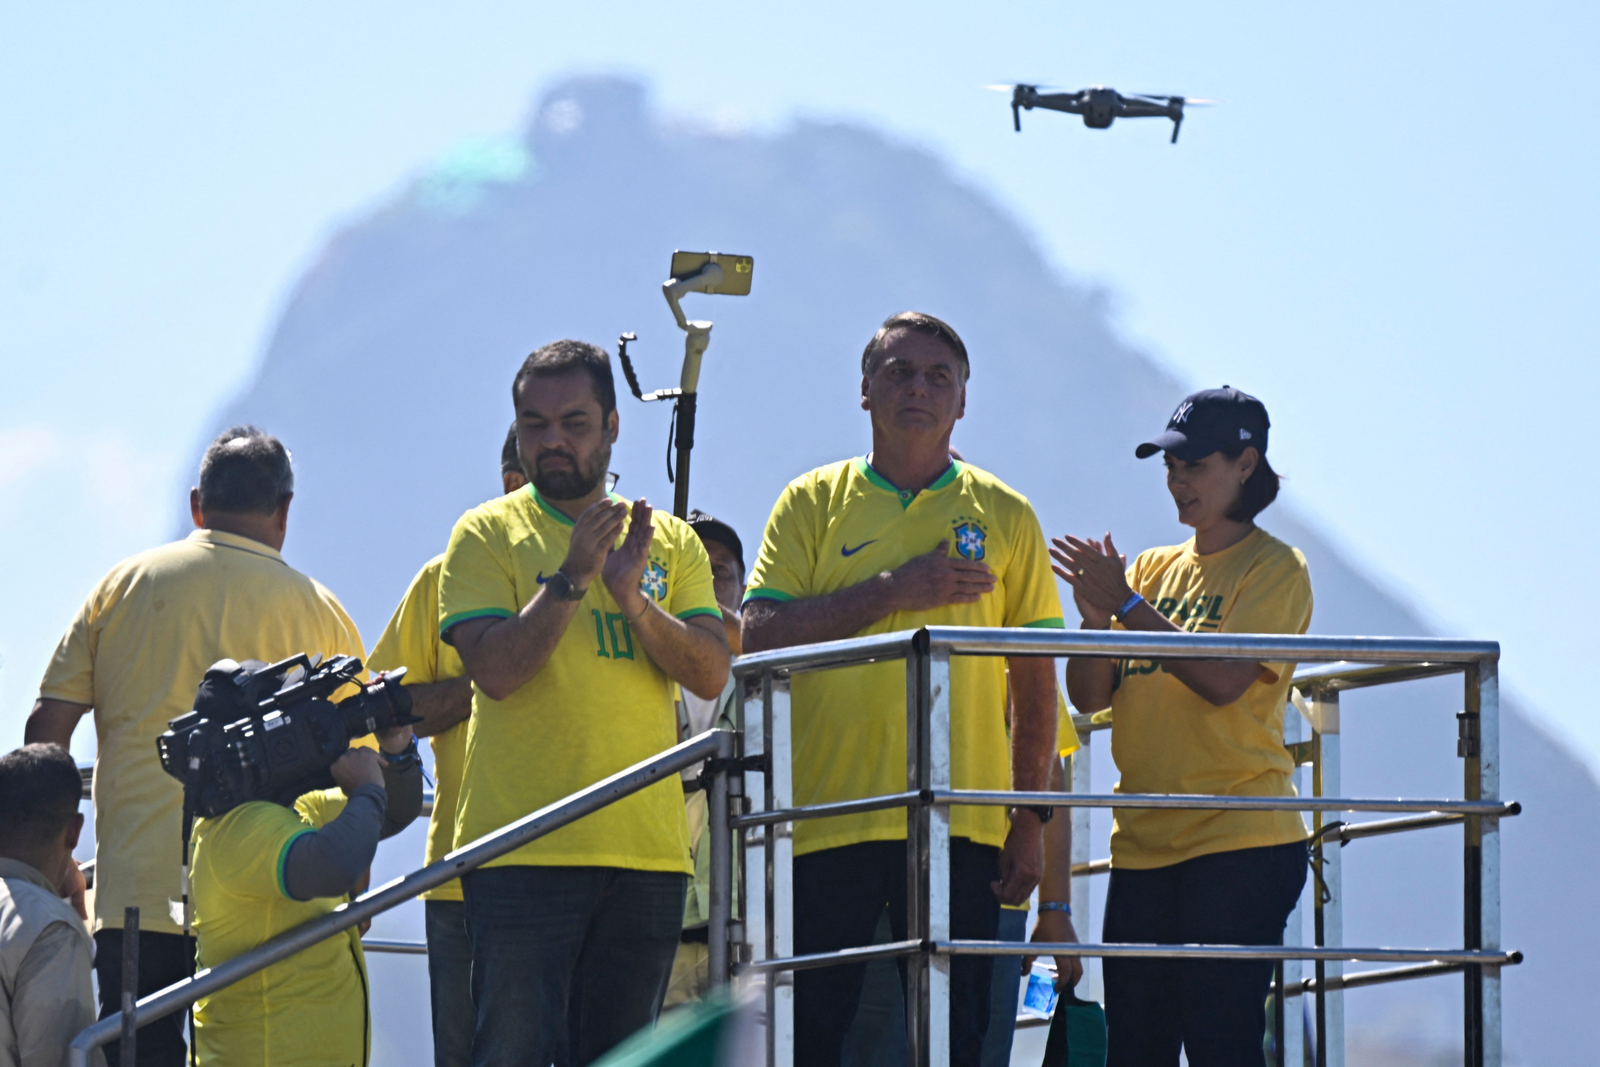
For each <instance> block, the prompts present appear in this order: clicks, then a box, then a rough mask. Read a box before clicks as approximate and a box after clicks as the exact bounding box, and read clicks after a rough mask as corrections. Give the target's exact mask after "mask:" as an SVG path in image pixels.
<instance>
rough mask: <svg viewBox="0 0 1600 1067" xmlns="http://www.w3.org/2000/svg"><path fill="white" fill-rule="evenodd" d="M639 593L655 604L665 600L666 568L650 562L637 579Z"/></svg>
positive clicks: (653, 561) (652, 561)
mask: <svg viewBox="0 0 1600 1067" xmlns="http://www.w3.org/2000/svg"><path fill="white" fill-rule="evenodd" d="M639 592H641V593H643V594H644V595H645V596H647V597H649V598H650V599H651V600H654V601H656V602H657V603H660V602H661V601H663V600H665V599H667V568H665V567H663V566H662V565H661V564H660V563H657V562H656V561H655V560H651V561H650V562H649V563H648V564H647V565H646V566H645V568H644V574H642V575H640V577H639Z"/></svg>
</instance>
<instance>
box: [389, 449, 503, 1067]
mask: <svg viewBox="0 0 1600 1067" xmlns="http://www.w3.org/2000/svg"><path fill="white" fill-rule="evenodd" d="M527 484H528V478H527V475H525V474H523V473H522V461H521V459H520V458H518V456H517V427H516V424H514V423H513V424H512V426H511V429H510V431H509V432H508V433H507V434H506V441H505V445H504V446H503V447H502V448H501V450H500V485H501V488H503V489H504V490H505V491H506V493H508V494H509V493H515V492H516V491H517V490H518V489H521V488H522V487H523V486H525V485H527ZM443 568H444V554H443V553H440V554H439V555H437V556H435V557H433V558H432V559H430V560H429V561H428V562H427V563H426V564H425V565H424V566H423V568H422V570H421V571H419V572H417V576H416V577H415V578H413V579H412V580H411V587H410V588H409V589H407V590H406V595H405V597H404V599H402V600H401V601H400V606H399V607H397V608H395V610H394V615H393V616H392V617H391V618H390V619H389V625H388V626H387V627H386V628H385V629H384V631H383V635H382V636H381V637H379V638H378V643H377V644H376V645H374V646H373V649H372V658H371V660H370V661H369V662H368V664H367V666H368V667H369V668H370V669H371V670H374V671H392V670H395V669H397V668H399V667H404V668H405V669H406V677H405V684H406V692H408V693H410V694H411V713H412V714H413V715H416V716H417V717H418V718H420V719H421V720H422V721H421V722H420V723H417V724H416V726H415V727H414V729H415V731H416V733H417V735H418V736H419V737H426V738H427V739H428V744H429V745H431V746H432V747H433V780H434V787H433V814H432V816H430V817H429V819H428V845H427V850H426V852H425V854H424V856H423V863H425V864H428V863H434V862H436V861H438V860H441V859H443V858H444V856H445V853H447V852H449V851H450V849H451V847H452V843H453V842H454V840H455V833H456V798H457V797H459V796H460V795H461V768H462V764H463V763H465V762H466V756H467V716H468V715H470V714H471V713H472V680H471V679H470V678H468V677H467V676H466V670H465V668H463V667H462V666H461V657H460V656H458V655H457V654H456V650H455V649H454V648H452V647H451V646H450V645H447V644H445V643H444V642H443V641H441V640H439V572H440V571H441V570H442V569H443ZM422 898H423V909H424V915H425V920H426V931H427V939H428V993H429V1000H430V1002H431V1004H432V1007H433V1062H434V1067H467V1064H469V1063H470V1062H471V1061H472V1029H473V1025H474V1023H475V1021H476V1016H475V1013H474V1011H473V1007H472V984H471V983H472V943H471V942H470V941H468V939H467V920H466V914H465V907H466V906H465V905H464V904H462V902H461V883H460V882H450V883H449V884H447V885H442V886H440V887H439V888H438V889H431V890H429V891H428V892H426V893H424V894H423V895H422Z"/></svg>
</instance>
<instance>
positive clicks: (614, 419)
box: [606, 408, 622, 445]
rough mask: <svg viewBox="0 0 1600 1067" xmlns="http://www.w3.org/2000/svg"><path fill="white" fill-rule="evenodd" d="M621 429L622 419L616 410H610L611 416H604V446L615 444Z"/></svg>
mask: <svg viewBox="0 0 1600 1067" xmlns="http://www.w3.org/2000/svg"><path fill="white" fill-rule="evenodd" d="M621 429H622V417H621V416H620V415H619V414H618V413H617V409H616V408H612V409H611V414H609V415H607V416H606V444H608V445H614V444H616V443H617V433H618V432H619V431H620V430H621Z"/></svg>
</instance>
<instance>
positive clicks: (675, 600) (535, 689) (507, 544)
mask: <svg viewBox="0 0 1600 1067" xmlns="http://www.w3.org/2000/svg"><path fill="white" fill-rule="evenodd" d="M612 499H615V500H620V499H621V498H620V497H615V496H613V498H612ZM652 522H653V524H654V527H655V534H654V537H653V539H652V541H651V546H650V558H649V562H648V564H646V566H645V571H644V575H643V577H642V578H641V579H640V589H642V590H643V591H644V592H645V593H646V595H648V596H649V597H650V598H651V599H653V600H654V601H655V602H656V603H657V604H659V605H660V606H661V608H662V609H664V610H665V611H667V612H668V613H669V614H671V615H674V616H676V617H677V618H680V619H691V618H694V617H696V616H698V615H709V616H713V617H715V618H718V619H720V618H721V617H722V612H721V610H720V609H718V607H717V602H716V597H715V595H714V594H713V592H712V588H711V561H710V558H709V557H708V556H707V555H706V550H705V547H704V546H703V545H702V544H701V543H700V539H699V537H698V536H696V534H695V533H694V531H693V530H691V529H690V528H689V526H688V524H687V523H684V522H682V521H681V520H679V519H676V518H674V517H672V516H671V515H668V514H665V513H663V512H659V511H658V512H656V513H655V514H654V517H653V518H652ZM572 526H573V522H572V520H571V519H570V518H568V517H567V516H566V515H564V514H562V513H561V512H560V511H558V510H557V509H556V508H555V507H554V505H552V504H550V503H549V502H548V501H545V500H543V499H542V498H541V497H540V495H539V493H538V491H537V490H536V489H534V487H533V486H531V485H530V486H528V487H527V488H526V489H524V490H518V491H517V492H515V493H511V494H510V495H508V496H504V497H501V498H500V499H498V500H492V501H490V502H489V503H487V504H483V505H481V506H479V507H476V508H473V509H472V510H471V511H469V512H467V513H466V514H465V515H463V516H462V517H461V519H460V521H458V522H457V523H456V527H455V530H454V532H453V533H451V535H450V547H449V548H448V549H447V550H446V551H445V558H444V568H443V572H442V573H441V575H440V579H439V601H440V604H439V614H440V619H439V630H440V633H441V634H445V635H448V633H449V630H450V628H451V627H452V626H455V625H456V624H458V623H460V622H463V621H465V620H467V619H476V618H509V617H511V616H512V615H514V614H516V613H517V612H518V611H520V610H521V609H522V607H523V606H524V605H526V604H527V603H528V602H529V601H530V600H532V599H533V598H534V596H535V595H536V594H537V593H538V591H539V586H540V585H542V584H543V583H544V581H545V580H546V579H547V578H548V577H549V576H550V575H552V574H554V573H555V572H556V570H557V569H558V568H559V567H560V566H561V564H562V562H563V561H564V560H565V559H566V556H567V547H568V545H569V543H570V541H571V535H572ZM626 534H627V523H626V522H625V523H624V526H623V531H622V532H621V533H619V534H618V540H617V543H618V544H619V545H620V544H621V542H622V538H623V537H625V536H626ZM677 741H678V737H677V716H676V714H675V712H674V710H673V683H672V680H671V679H670V678H668V677H667V675H666V674H665V673H664V672H663V671H662V670H661V668H660V667H658V666H656V664H655V663H654V662H653V661H652V660H651V659H650V657H649V656H648V655H647V654H646V653H645V651H644V648H643V646H642V645H640V644H639V643H638V641H637V639H636V638H635V637H634V635H633V632H632V628H631V627H630V626H629V624H628V620H627V618H626V616H625V615H624V614H623V611H622V609H621V608H620V607H619V606H618V605H617V602H616V600H615V599H614V598H613V597H612V596H611V594H610V592H609V591H608V590H607V589H606V587H605V583H604V582H603V581H602V580H601V579H600V578H599V577H596V578H595V580H594V581H593V582H591V583H590V584H589V588H588V591H587V592H586V593H585V594H584V597H583V600H582V601H581V602H580V603H579V605H578V610H577V614H576V615H575V616H574V617H573V619H572V622H571V623H570V624H569V625H568V627H567V630H566V632H565V633H564V634H562V636H561V640H560V642H559V643H558V644H557V645H556V648H555V651H553V652H552V653H551V655H550V659H549V660H548V661H547V662H546V663H545V665H544V666H543V667H541V668H540V669H539V672H538V673H537V674H535V675H534V676H533V677H532V678H531V679H529V680H528V681H527V682H525V683H523V685H522V686H521V687H520V688H519V689H517V691H516V692H514V693H512V694H511V695H510V696H509V697H507V698H506V699H505V700H491V699H490V698H489V697H488V696H487V695H485V694H484V693H483V691H482V690H479V689H477V688H474V690H473V696H472V717H471V719H469V720H468V729H467V751H466V764H465V768H464V771H463V774H462V785H461V795H460V799H459V801H458V802H457V805H456V834H455V846H456V847H458V848H459V847H460V846H462V845H464V844H467V843H468V842H470V841H473V840H476V839H477V838H479V837H482V836H483V835H484V834H487V833H490V832H492V831H494V830H497V829H499V828H500V827H502V826H505V825H506V824H508V823H511V822H514V821H516V820H517V819H520V818H522V817H523V816H525V815H528V814H531V813H532V812H534V811H537V810H538V809H539V808H541V807H543V806H545V805H546V804H549V803H552V802H553V801H556V800H560V799H561V798H562V797H565V796H567V795H569V794H571V793H575V792H577V791H578V790H580V789H583V788H585V787H587V786H590V785H593V784H594V783H595V782H598V781H600V780H601V779H602V778H606V777H609V776H610V775H612V774H615V773H616V772H618V771H620V770H623V769H624V768H626V767H629V766H631V765H632V764H634V763H638V762H640V761H642V760H645V759H648V758H650V757H651V756H655V755H657V754H659V753H660V752H662V751H663V750H665V749H668V748H671V747H672V746H673V745H675V744H677ZM502 865H511V866H517V865H529V866H589V867H622V868H630V869H634V870H651V871H679V872H682V873H684V874H690V873H692V867H691V866H690V863H689V831H688V825H687V823H686V821H685V818H684V808H683V788H682V785H681V784H680V782H679V779H678V776H677V775H672V776H671V777H670V778H667V779H665V780H663V781H661V782H660V783H658V784H656V785H653V786H650V787H649V788H648V789H644V790H641V791H640V792H638V793H634V794H633V795H632V796H629V797H627V798H625V799H623V800H620V801H618V802H617V803H615V804H612V805H609V806H608V807H606V808H603V809H601V810H600V811H598V812H595V813H594V814H592V815H589V816H587V817H586V818H584V819H581V820H579V821H578V822H576V823H573V824H571V825H569V826H565V827H562V828H561V829H560V830H557V831H555V832H554V833H552V834H549V835H547V836H545V837H542V838H540V839H539V840H537V841H534V842H532V843H531V844H528V845H525V846H524V847H522V848H520V849H517V850H516V851H515V852H512V853H510V854H508V855H505V856H502V857H500V858H499V859H496V860H491V861H490V863H489V866H502Z"/></svg>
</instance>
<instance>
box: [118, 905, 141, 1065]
mask: <svg viewBox="0 0 1600 1067" xmlns="http://www.w3.org/2000/svg"><path fill="white" fill-rule="evenodd" d="M138 1002H139V909H138V908H127V909H125V910H124V911H123V913H122V1047H121V1049H120V1050H119V1051H120V1053H121V1063H122V1065H123V1067H134V1065H135V1064H137V1063H138V1062H139V1023H138V1011H137V1010H136V1008H135V1005H136V1004H138Z"/></svg>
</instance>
